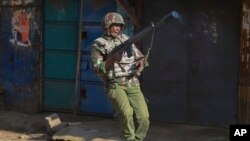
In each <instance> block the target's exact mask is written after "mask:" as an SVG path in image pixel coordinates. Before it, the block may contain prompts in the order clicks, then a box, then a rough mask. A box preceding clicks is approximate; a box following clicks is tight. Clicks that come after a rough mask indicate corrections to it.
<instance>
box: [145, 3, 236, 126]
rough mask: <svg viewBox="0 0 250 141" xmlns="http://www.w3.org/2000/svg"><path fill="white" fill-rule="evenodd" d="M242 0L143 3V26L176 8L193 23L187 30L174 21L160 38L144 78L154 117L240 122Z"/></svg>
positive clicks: (223, 123)
mask: <svg viewBox="0 0 250 141" xmlns="http://www.w3.org/2000/svg"><path fill="white" fill-rule="evenodd" d="M240 3H241V2H240V1H234V0H222V1H217V0H205V1H197V0H188V1H184V0H178V1H174V0H167V1H163V0H160V1H144V9H143V23H144V26H146V25H149V23H150V22H151V21H158V20H160V19H161V17H163V16H164V15H165V14H167V13H168V12H170V11H172V10H176V11H178V12H180V13H181V14H182V15H183V18H184V19H185V20H186V21H187V23H188V24H189V32H187V31H188V30H183V28H182V27H181V25H180V24H179V23H178V22H177V21H173V22H171V23H168V24H166V25H165V26H164V27H162V28H161V29H160V30H159V31H158V32H157V34H156V36H155V43H154V47H153V49H152V51H151V54H150V57H149V59H150V60H149V62H150V67H149V68H147V69H146V70H145V72H144V74H143V78H142V86H143V92H144V93H145V95H146V97H147V98H148V99H149V101H150V103H149V109H150V113H151V119H152V120H154V121H162V122H180V123H191V124H199V125H209V126H227V125H228V124H232V123H235V122H236V121H237V97H238V66H239V64H238V61H239V59H238V58H239V42H240V41H239V40H240V39H239V33H240V22H239V21H240V20H239V19H240ZM187 33H188V34H187ZM149 41H150V37H148V38H147V39H145V40H144V41H143V45H144V48H145V47H147V46H149Z"/></svg>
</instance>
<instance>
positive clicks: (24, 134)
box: [0, 111, 106, 141]
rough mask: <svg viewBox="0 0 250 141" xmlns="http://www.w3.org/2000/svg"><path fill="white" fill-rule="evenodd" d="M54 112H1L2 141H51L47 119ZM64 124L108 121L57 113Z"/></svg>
mask: <svg viewBox="0 0 250 141" xmlns="http://www.w3.org/2000/svg"><path fill="white" fill-rule="evenodd" d="M51 114H52V112H43V113H38V114H25V113H20V112H14V111H0V141H16V140H18V141H19V140H20V141H22V140H23V141H25V140H36V141H37V140H43V141H45V140H46V141H47V140H51V136H50V135H49V134H47V132H46V124H45V117H46V116H49V115H51ZM57 114H58V115H59V117H60V119H61V121H62V122H64V121H65V122H86V121H95V120H102V119H106V118H104V117H96V116H88V115H77V116H73V114H72V113H57Z"/></svg>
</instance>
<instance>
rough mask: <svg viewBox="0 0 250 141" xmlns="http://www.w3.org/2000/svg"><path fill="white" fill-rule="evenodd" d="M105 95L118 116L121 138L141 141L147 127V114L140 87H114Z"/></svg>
mask: <svg viewBox="0 0 250 141" xmlns="http://www.w3.org/2000/svg"><path fill="white" fill-rule="evenodd" d="M107 95H108V99H109V101H110V102H111V104H112V106H113V108H114V110H115V112H116V113H117V114H118V117H119V120H120V126H121V130H122V136H123V138H124V139H125V140H126V141H129V140H133V141H142V140H143V139H144V138H145V136H146V133H147V130H148V127H149V112H148V107H147V104H146V101H145V98H144V96H143V94H142V92H141V89H140V87H138V86H132V87H125V86H119V85H115V86H114V87H112V88H109V89H108V94H107Z"/></svg>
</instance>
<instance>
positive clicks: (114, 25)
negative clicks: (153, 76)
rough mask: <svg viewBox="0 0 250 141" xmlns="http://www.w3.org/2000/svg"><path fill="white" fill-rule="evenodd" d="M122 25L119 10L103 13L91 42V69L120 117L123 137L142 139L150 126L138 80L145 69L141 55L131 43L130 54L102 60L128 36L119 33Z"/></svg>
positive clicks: (131, 139)
mask: <svg viewBox="0 0 250 141" xmlns="http://www.w3.org/2000/svg"><path fill="white" fill-rule="evenodd" d="M124 25H125V23H124V20H123V18H122V16H121V15H120V14H118V13H107V14H106V15H105V17H104V20H103V29H104V33H103V36H102V37H99V38H97V39H96V40H95V41H94V42H93V45H92V49H91V57H92V61H93V70H94V72H95V73H96V74H97V75H98V76H100V77H101V79H102V80H103V81H104V84H105V88H106V90H107V97H108V99H109V101H110V102H111V104H112V106H113V108H114V110H115V112H116V113H117V115H118V117H119V121H120V126H121V131H122V138H123V139H124V140H126V141H142V140H143V139H144V138H145V136H146V133H147V130H148V127H149V112H148V107H147V104H146V101H145V98H144V96H143V94H142V92H141V89H140V83H139V80H138V77H139V75H140V72H141V71H142V70H143V69H144V61H143V60H142V59H140V58H142V57H143V55H142V53H141V52H140V51H139V50H138V49H137V48H136V47H135V45H134V44H133V45H132V56H131V57H128V55H127V52H123V53H122V54H117V53H116V54H114V55H113V56H112V57H111V59H108V60H105V57H106V56H107V54H109V53H110V51H111V50H112V49H114V48H115V47H116V46H117V45H119V44H121V43H123V42H124V41H126V40H127V39H128V36H126V35H125V34H122V29H123V27H124ZM138 60H139V61H138Z"/></svg>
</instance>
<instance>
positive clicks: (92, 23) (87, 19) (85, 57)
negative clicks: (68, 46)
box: [80, 0, 116, 115]
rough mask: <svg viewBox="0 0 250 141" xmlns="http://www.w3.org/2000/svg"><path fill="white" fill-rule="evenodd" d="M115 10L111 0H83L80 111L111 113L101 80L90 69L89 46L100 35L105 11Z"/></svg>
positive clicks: (113, 2)
mask: <svg viewBox="0 0 250 141" xmlns="http://www.w3.org/2000/svg"><path fill="white" fill-rule="evenodd" d="M110 11H116V3H115V1H112V0H106V1H103V2H101V1H98V2H97V3H96V2H95V1H91V0H84V3H83V23H82V24H83V38H84V37H85V38H84V40H83V42H82V49H81V51H82V57H81V78H80V89H81V90H80V112H83V113H94V114H105V115H111V114H112V113H113V109H112V107H111V105H110V103H109V102H108V100H107V97H106V93H105V90H104V87H103V83H102V82H101V80H100V79H99V78H98V77H97V76H96V75H95V74H94V73H93V70H92V69H91V58H90V48H91V44H92V42H93V41H94V39H95V38H97V37H99V36H101V35H102V27H101V21H102V19H103V17H104V15H105V14H106V13H107V12H110Z"/></svg>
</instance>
